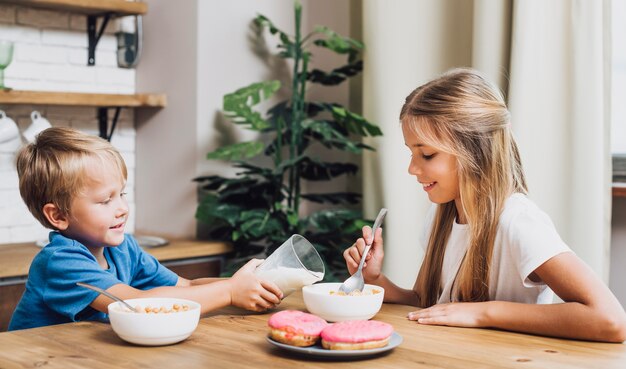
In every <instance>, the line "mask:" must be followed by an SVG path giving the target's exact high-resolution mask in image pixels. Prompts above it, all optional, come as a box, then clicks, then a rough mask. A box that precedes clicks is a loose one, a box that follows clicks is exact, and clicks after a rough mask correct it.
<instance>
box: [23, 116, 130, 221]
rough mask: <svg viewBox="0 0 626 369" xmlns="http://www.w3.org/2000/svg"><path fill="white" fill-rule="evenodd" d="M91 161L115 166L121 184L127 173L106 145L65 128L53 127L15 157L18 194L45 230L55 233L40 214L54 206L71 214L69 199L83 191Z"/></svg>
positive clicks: (103, 142)
mask: <svg viewBox="0 0 626 369" xmlns="http://www.w3.org/2000/svg"><path fill="white" fill-rule="evenodd" d="M93 159H96V160H100V161H101V162H102V163H106V165H115V166H117V168H118V169H119V172H120V174H121V176H123V180H126V178H127V176H128V172H127V169H126V164H125V163H124V159H122V156H121V155H120V153H119V152H118V151H117V149H116V148H115V147H113V146H112V145H111V144H110V143H109V142H108V141H106V140H104V139H102V138H100V137H97V136H93V135H88V134H86V133H83V132H80V131H77V130H75V129H72V128H66V127H52V128H48V129H46V130H45V131H43V132H41V133H40V134H39V135H37V138H36V140H35V142H33V143H31V144H29V145H26V146H24V147H23V148H22V149H21V150H20V151H19V153H18V154H17V174H18V176H19V186H20V194H21V196H22V199H23V200H24V202H25V203H26V206H27V207H28V210H30V212H31V213H32V214H33V216H35V218H37V220H38V221H39V222H40V223H41V224H42V225H43V226H44V227H46V228H51V229H54V228H55V227H54V226H53V225H52V224H50V222H49V221H48V219H47V218H46V216H45V215H44V212H43V207H44V205H46V204H50V203H51V204H54V205H55V206H56V207H57V208H58V209H59V210H60V211H61V212H62V213H63V214H64V215H69V214H70V207H71V203H72V199H73V198H74V197H75V196H76V195H77V194H78V193H79V192H80V191H81V190H82V189H83V188H84V186H85V183H86V180H87V178H85V176H84V172H85V168H86V166H87V165H89V164H93Z"/></svg>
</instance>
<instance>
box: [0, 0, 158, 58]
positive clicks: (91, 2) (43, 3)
mask: <svg viewBox="0 0 626 369" xmlns="http://www.w3.org/2000/svg"><path fill="white" fill-rule="evenodd" d="M0 3H7V4H15V5H18V6H27V7H31V8H40V9H47V10H56V11H68V12H72V13H78V14H84V15H86V16H87V38H88V40H89V46H88V50H87V65H88V66H93V65H95V64H96V46H97V45H98V41H100V37H101V36H102V34H103V33H104V30H105V28H106V26H107V24H108V23H109V20H111V19H112V18H115V17H123V16H128V15H136V16H141V15H143V14H145V13H146V12H147V11H148V5H147V4H146V3H144V2H141V1H137V2H131V1H125V0H0ZM100 18H101V19H102V21H101V22H100V27H98V19H100Z"/></svg>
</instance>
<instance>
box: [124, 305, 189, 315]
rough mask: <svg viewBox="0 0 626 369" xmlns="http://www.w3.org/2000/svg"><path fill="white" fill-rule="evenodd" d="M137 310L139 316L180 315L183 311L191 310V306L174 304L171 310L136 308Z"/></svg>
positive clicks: (149, 307) (150, 307) (165, 308)
mask: <svg viewBox="0 0 626 369" xmlns="http://www.w3.org/2000/svg"><path fill="white" fill-rule="evenodd" d="M135 310H137V312H138V313H139V314H169V313H179V312H182V311H187V310H189V305H187V304H182V305H180V304H174V305H172V307H171V308H169V309H168V308H167V307H165V306H150V305H148V306H140V305H137V306H135Z"/></svg>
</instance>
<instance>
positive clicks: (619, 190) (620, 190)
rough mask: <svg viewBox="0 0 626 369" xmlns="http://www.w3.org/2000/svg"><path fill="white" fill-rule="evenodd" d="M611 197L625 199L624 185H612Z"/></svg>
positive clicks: (625, 184)
mask: <svg viewBox="0 0 626 369" xmlns="http://www.w3.org/2000/svg"><path fill="white" fill-rule="evenodd" d="M613 197H626V183H613Z"/></svg>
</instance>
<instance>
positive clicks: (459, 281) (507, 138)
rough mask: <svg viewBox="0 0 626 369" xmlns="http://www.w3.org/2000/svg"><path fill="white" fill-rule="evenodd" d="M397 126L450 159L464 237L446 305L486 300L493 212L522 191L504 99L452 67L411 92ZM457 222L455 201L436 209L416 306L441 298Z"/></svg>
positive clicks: (481, 81)
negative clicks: (447, 251)
mask: <svg viewBox="0 0 626 369" xmlns="http://www.w3.org/2000/svg"><path fill="white" fill-rule="evenodd" d="M400 121H401V124H402V125H403V127H404V128H406V129H409V130H411V131H413V132H414V133H416V134H417V135H418V137H420V139H421V140H422V143H423V144H425V145H428V146H432V147H435V148H437V149H439V150H441V151H443V152H447V153H449V154H452V155H454V156H455V157H456V159H457V171H458V176H459V189H460V200H461V201H460V202H461V204H462V207H463V211H464V213H465V215H466V218H467V223H468V226H469V229H470V239H469V247H468V250H467V253H466V254H465V257H464V258H463V261H462V262H461V266H460V268H459V271H458V274H457V276H456V279H455V282H454V286H453V291H451V296H450V299H451V300H453V301H454V300H456V301H486V300H488V299H489V272H490V271H489V267H490V265H491V257H492V253H493V244H494V242H495V237H496V230H497V225H498V219H499V217H500V213H501V212H502V209H503V207H504V203H505V201H506V199H507V198H508V197H509V196H510V195H511V194H512V193H516V192H519V193H524V194H525V193H527V191H528V190H527V187H526V180H525V179H524V173H523V170H522V163H521V160H520V156H519V152H518V149H517V144H516V143H515V140H514V138H513V135H512V132H511V127H510V113H509V111H508V109H507V107H506V104H505V102H504V98H503V96H502V94H501V93H500V91H499V90H498V89H497V88H496V87H495V86H493V85H492V84H490V83H489V82H488V81H487V80H486V79H485V78H483V77H482V76H481V75H480V74H479V73H477V72H476V71H474V70H472V69H465V68H458V69H453V70H450V71H448V72H447V73H445V74H443V75H442V76H440V77H439V78H437V79H435V80H432V81H430V82H428V83H426V84H424V85H422V86H420V87H418V88H417V89H415V90H414V91H413V92H412V93H411V94H410V95H409V96H408V97H407V98H406V102H405V103H404V105H403V106H402V111H401V113H400ZM456 217H457V209H456V207H455V203H454V201H451V202H448V203H445V204H440V205H438V207H437V211H436V215H435V220H434V222H433V227H432V230H431V234H430V239H429V240H428V246H427V249H426V255H425V257H424V262H423V264H422V267H421V269H420V271H419V274H418V277H417V281H416V285H415V286H416V289H417V293H418V296H419V299H420V306H422V307H425V306H431V305H434V304H436V303H437V300H438V298H439V295H440V294H441V270H442V264H443V258H444V254H445V248H446V244H447V241H448V237H449V235H450V232H451V230H452V224H453V222H454V220H455V218H456ZM453 295H454V296H453Z"/></svg>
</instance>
